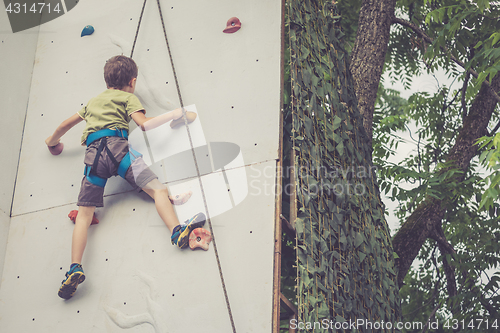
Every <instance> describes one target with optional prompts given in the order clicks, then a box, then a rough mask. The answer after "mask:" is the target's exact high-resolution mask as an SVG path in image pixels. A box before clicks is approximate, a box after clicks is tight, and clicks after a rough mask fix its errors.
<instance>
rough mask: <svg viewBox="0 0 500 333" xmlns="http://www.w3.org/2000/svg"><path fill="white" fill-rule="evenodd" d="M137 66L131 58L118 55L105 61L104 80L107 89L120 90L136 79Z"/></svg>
mask: <svg viewBox="0 0 500 333" xmlns="http://www.w3.org/2000/svg"><path fill="white" fill-rule="evenodd" d="M137 73H138V69H137V65H136V63H135V61H134V60H132V58H129V57H126V56H123V55H119V56H114V57H113V58H111V59H109V60H108V61H106V64H105V65H104V80H105V81H106V85H107V86H108V88H116V89H122V88H123V87H125V86H127V85H128V84H129V82H130V80H132V79H133V78H136V77H137Z"/></svg>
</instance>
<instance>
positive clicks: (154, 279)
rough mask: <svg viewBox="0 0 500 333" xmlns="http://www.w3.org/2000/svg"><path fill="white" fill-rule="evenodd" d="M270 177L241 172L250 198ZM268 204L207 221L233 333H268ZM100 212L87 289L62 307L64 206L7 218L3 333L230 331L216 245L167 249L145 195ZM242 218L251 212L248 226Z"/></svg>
mask: <svg viewBox="0 0 500 333" xmlns="http://www.w3.org/2000/svg"><path fill="white" fill-rule="evenodd" d="M269 168H270V169H271V170H272V169H273V163H272V162H268V163H263V164H261V165H259V166H251V167H247V173H248V175H249V178H250V179H252V190H251V191H250V192H251V193H252V192H255V191H256V190H257V188H260V187H259V186H258V184H259V183H262V184H264V183H265V182H266V181H267V182H268V184H269V185H268V186H272V183H270V179H269V178H266V177H264V176H263V175H264V172H271V171H266V170H268V169H269ZM273 198H274V196H273V195H272V194H271V193H268V194H267V195H265V194H264V192H262V194H261V195H259V196H257V195H252V196H248V197H247V199H246V200H245V201H244V202H242V203H241V204H240V206H238V208H237V209H232V210H228V211H227V212H225V213H223V214H220V215H218V216H217V217H214V218H213V221H212V223H213V225H214V233H215V235H216V239H217V244H218V248H219V255H220V260H221V262H222V265H223V270H224V277H225V283H226V287H227V289H228V296H229V299H230V302H231V307H232V312H233V315H234V321H235V324H236V327H237V331H240V330H241V332H269V331H270V318H271V310H272V309H271V301H270V299H271V295H272V275H271V274H266V271H269V272H270V271H272V266H273V261H272V250H273V248H272V244H273V234H272V231H273V226H272V223H270V222H269V221H272V217H273V215H274V206H273V205H272V204H270V202H271V201H272V199H273ZM105 205H106V209H105V210H102V211H100V212H99V214H98V218H99V220H100V223H99V224H98V225H93V226H91V227H90V230H89V241H88V245H87V251H86V253H85V259H84V263H83V264H84V268H85V273H86V275H87V281H85V282H84V283H83V284H82V285H81V286H80V287H79V289H78V291H77V293H76V294H75V296H74V297H73V298H72V299H70V300H68V301H63V300H62V299H60V298H59V297H58V296H57V289H58V288H59V285H60V282H61V280H62V278H63V275H64V272H65V270H66V269H67V265H68V256H69V248H70V246H71V237H70V235H71V232H72V229H73V227H72V223H71V222H70V221H69V220H66V219H64V217H65V215H67V213H68V207H67V206H61V207H58V208H53V209H47V210H44V211H41V212H36V213H28V214H25V215H21V216H17V217H13V219H12V225H13V227H12V228H11V230H10V234H9V246H8V249H7V255H6V259H7V260H6V262H5V271H4V276H3V284H2V289H1V291H0V300H1V302H0V314H1V318H0V331H2V332H29V331H34V332H40V333H42V332H55V331H58V332H59V331H65V330H68V331H70V330H71V331H73V332H96V333H98V332H121V330H122V329H125V328H131V329H133V330H132V331H137V332H230V331H231V326H230V324H229V320H228V314H227V310H226V304H225V299H224V296H223V294H222V292H221V283H220V278H219V271H218V268H217V264H216V262H215V257H214V253H213V248H212V246H211V247H210V249H209V251H207V252H204V251H202V250H197V251H190V250H185V251H180V250H178V249H176V248H175V247H173V246H171V245H170V241H169V238H170V233H169V231H168V229H167V228H166V227H165V226H164V225H163V222H162V221H161V220H160V218H159V217H158V216H157V214H156V212H154V210H152V209H151V207H152V206H153V203H152V202H151V199H149V198H148V197H147V196H146V195H130V194H128V193H124V194H118V195H114V196H109V197H107V198H106V199H105ZM189 205H191V203H188V204H186V206H187V207H189ZM255 207H259V209H258V211H255ZM241 210H243V211H246V212H249V211H253V213H252V214H251V218H249V217H248V216H247V217H244V216H242V214H241V212H240V211H241ZM247 215H250V214H248V213H247ZM243 244H244V245H243ZM260 253H267V254H271V255H259V254H260ZM250 291H251V292H250ZM238 328H239V329H238Z"/></svg>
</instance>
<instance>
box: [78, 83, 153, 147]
mask: <svg viewBox="0 0 500 333" xmlns="http://www.w3.org/2000/svg"><path fill="white" fill-rule="evenodd" d="M141 110H144V107H143V106H142V104H141V102H140V101H139V99H138V98H137V96H135V95H134V94H131V93H128V92H126V91H122V90H116V89H107V90H106V91H104V92H103V93H101V94H100V95H98V96H96V97H94V98H92V99H91V100H90V101H89V102H88V103H87V105H86V106H85V107H83V108H82V109H81V110H80V111H78V115H79V116H80V117H81V118H82V119H83V120H85V121H86V122H87V125H86V126H85V129H84V130H83V135H82V144H84V143H85V141H86V140H87V136H88V135H89V134H90V133H93V132H97V131H99V130H102V129H107V128H109V129H116V128H117V129H121V130H126V131H127V132H128V129H129V127H128V123H129V122H130V120H132V118H131V117H130V115H131V114H132V113H134V112H137V111H141ZM144 112H145V110H144Z"/></svg>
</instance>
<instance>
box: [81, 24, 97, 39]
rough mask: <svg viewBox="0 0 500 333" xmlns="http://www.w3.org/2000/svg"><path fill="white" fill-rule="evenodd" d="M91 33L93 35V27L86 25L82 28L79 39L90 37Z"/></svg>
mask: <svg viewBox="0 0 500 333" xmlns="http://www.w3.org/2000/svg"><path fill="white" fill-rule="evenodd" d="M93 33H94V27H93V26H91V25H87V26H85V28H83V30H82V36H81V37H83V36H88V35H92V34H93Z"/></svg>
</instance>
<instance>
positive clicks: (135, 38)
mask: <svg viewBox="0 0 500 333" xmlns="http://www.w3.org/2000/svg"><path fill="white" fill-rule="evenodd" d="M146 1H148V0H144V3H143V4H142V10H141V16H139V23H138V24H137V30H136V31H135V37H134V44H133V45H132V51H130V58H132V56H133V55H134V49H135V43H136V42H137V35H139V28H140V27H141V22H142V15H143V14H144V8H145V7H146Z"/></svg>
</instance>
